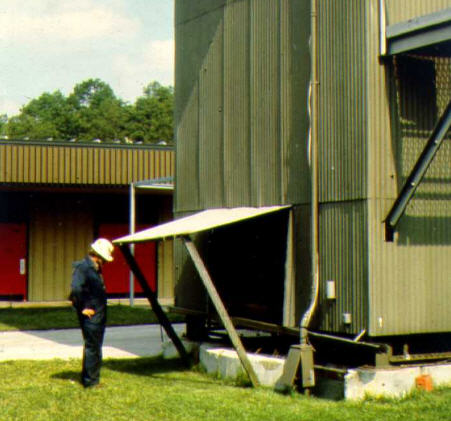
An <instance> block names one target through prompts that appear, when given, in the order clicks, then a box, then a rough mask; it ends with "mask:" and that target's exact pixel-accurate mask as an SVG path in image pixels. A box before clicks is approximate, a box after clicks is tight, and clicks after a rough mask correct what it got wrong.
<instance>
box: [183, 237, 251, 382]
mask: <svg viewBox="0 0 451 421" xmlns="http://www.w3.org/2000/svg"><path fill="white" fill-rule="evenodd" d="M183 242H184V243H185V247H186V249H187V250H188V253H189V255H190V256H191V259H192V260H193V263H194V266H195V267H196V269H197V272H198V273H199V276H200V278H201V280H202V282H203V284H204V286H205V289H206V290H207V292H208V295H209V296H210V298H211V301H212V302H213V305H214V306H215V309H216V311H217V312H218V315H219V317H220V319H221V322H222V324H223V325H224V327H225V329H226V330H227V333H228V335H229V338H230V340H231V341H232V344H233V347H234V348H235V350H236V353H237V354H238V357H239V359H240V361H241V364H242V365H243V368H244V370H245V371H246V373H247V374H248V376H249V379H250V381H251V383H252V385H253V386H254V387H257V386H259V380H258V377H257V374H256V373H255V370H254V367H252V364H251V362H250V361H249V358H248V357H247V354H246V350H245V349H244V347H243V344H242V343H241V339H240V337H239V336H238V334H237V332H236V330H235V327H234V326H233V323H232V320H231V319H230V316H229V314H228V313H227V310H226V308H225V307H224V304H223V302H222V300H221V297H220V296H219V294H218V291H217V290H216V287H215V286H214V284H213V281H212V279H211V277H210V274H209V273H208V270H207V268H206V267H205V264H204V262H203V260H202V258H201V257H200V255H199V252H198V251H197V248H196V246H195V245H194V243H193V242H192V240H191V239H190V238H189V237H188V236H186V237H183Z"/></svg>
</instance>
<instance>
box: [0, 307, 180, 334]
mask: <svg viewBox="0 0 451 421" xmlns="http://www.w3.org/2000/svg"><path fill="white" fill-rule="evenodd" d="M168 317H169V320H171V321H174V322H175V321H182V318H181V316H178V315H174V314H171V313H169V314H168ZM156 322H157V318H156V316H155V313H154V312H153V311H152V310H151V309H150V308H149V307H145V306H139V307H138V306H135V307H130V306H126V305H110V306H108V326H121V325H136V324H146V323H156ZM76 327H78V320H77V315H76V313H75V310H74V309H73V308H72V307H68V306H62V307H39V308H35V307H31V308H2V309H0V331H6V330H42V329H66V328H76Z"/></svg>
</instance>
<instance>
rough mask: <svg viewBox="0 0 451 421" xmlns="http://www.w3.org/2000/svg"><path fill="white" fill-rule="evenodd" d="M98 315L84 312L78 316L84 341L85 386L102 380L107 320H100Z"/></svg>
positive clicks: (83, 377)
mask: <svg viewBox="0 0 451 421" xmlns="http://www.w3.org/2000/svg"><path fill="white" fill-rule="evenodd" d="M96 316H99V315H96ZM96 316H94V317H93V319H89V318H88V317H86V316H83V315H82V314H79V316H78V317H79V321H80V327H81V331H82V334H83V341H84V347H83V366H82V372H81V377H82V383H83V386H85V387H89V386H95V385H96V384H98V383H99V380H100V367H101V365H102V345H103V337H104V334H105V322H104V320H100V321H99V319H98V318H97V317H96ZM102 319H103V318H102Z"/></svg>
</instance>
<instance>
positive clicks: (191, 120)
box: [175, 0, 309, 213]
mask: <svg viewBox="0 0 451 421" xmlns="http://www.w3.org/2000/svg"><path fill="white" fill-rule="evenodd" d="M193 3H194V4H193ZM190 4H193V9H192V10H190V11H188V10H186V9H185V5H184V4H182V2H179V3H176V9H177V10H176V16H177V18H176V51H177V52H176V90H177V96H176V110H175V116H176V118H175V120H176V133H177V139H178V142H177V155H178V160H177V183H176V184H177V190H176V213H179V212H185V211H188V212H189V211H196V210H200V209H203V208H209V207H218V206H227V207H231V206H240V205H241V206H242V205H248V206H249V205H252V206H260V205H267V204H279V203H290V202H301V201H304V202H307V201H308V191H309V188H308V183H307V182H306V179H308V164H307V154H306V153H305V152H306V149H307V127H308V121H307V87H308V77H309V62H308V60H307V62H305V61H304V62H301V60H300V59H299V56H300V57H302V58H305V57H306V55H307V52H308V30H306V29H305V28H308V27H309V23H308V22H309V18H308V10H307V9H308V8H307V7H306V5H304V4H303V5H299V2H295V1H291V0H280V1H273V0H258V1H256V0H248V1H240V2H236V1H228V2H226V4H224V7H219V6H218V7H217V8H211V7H209V5H208V4H206V3H205V2H203V1H202V0H197V1H194V2H191V3H190ZM178 5H179V6H178ZM193 10H197V11H198V14H197V15H193ZM306 12H307V13H306ZM184 14H186V16H185V15H184ZM299 28H302V29H299ZM294 68H296V69H298V70H300V71H299V72H294V71H293V69H294ZM193 75H195V76H193ZM196 95H199V103H198V104H197V107H198V108H197V110H196V108H192V107H196ZM295 106H296V107H295ZM196 111H197V112H196ZM196 124H197V125H198V126H197V127H196ZM197 165H198V167H197ZM189 167H190V168H189Z"/></svg>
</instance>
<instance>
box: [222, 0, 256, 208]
mask: <svg viewBox="0 0 451 421" xmlns="http://www.w3.org/2000/svg"><path fill="white" fill-rule="evenodd" d="M249 13H250V11H249V4H248V2H234V3H232V4H231V5H230V6H229V7H227V8H226V10H225V16H224V19H225V23H224V120H225V122H226V123H225V124H224V184H225V185H226V186H227V188H226V189H225V192H224V193H225V198H224V201H225V205H226V206H240V205H245V204H247V203H248V202H249V198H250V186H251V179H250V159H251V154H250V144H249V141H248V137H249V130H250V129H249V128H250V121H249V109H250V104H249V95H250V94H249V90H250V83H249V80H250V79H249V62H250V57H249V43H250V41H249V36H250V34H249V20H250V17H249Z"/></svg>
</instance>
